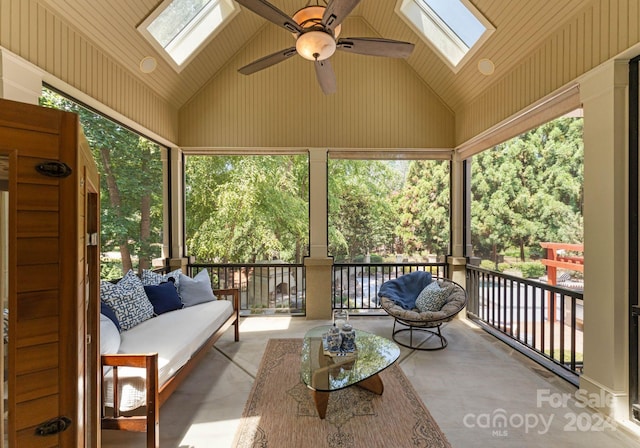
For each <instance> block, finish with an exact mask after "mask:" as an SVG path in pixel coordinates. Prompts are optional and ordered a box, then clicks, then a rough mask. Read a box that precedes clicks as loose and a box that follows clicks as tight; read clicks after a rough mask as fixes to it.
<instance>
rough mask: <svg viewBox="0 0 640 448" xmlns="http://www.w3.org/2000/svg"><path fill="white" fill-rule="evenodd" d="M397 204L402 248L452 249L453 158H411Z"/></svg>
mask: <svg viewBox="0 0 640 448" xmlns="http://www.w3.org/2000/svg"><path fill="white" fill-rule="evenodd" d="M396 207H397V210H398V216H399V218H400V222H399V223H398V224H397V227H396V231H397V233H398V249H399V250H398V252H401V253H414V252H420V251H423V250H426V251H427V252H429V253H434V254H446V253H448V249H449V162H448V161H437V160H420V161H413V162H411V164H410V166H409V175H408V176H407V180H406V182H405V185H404V188H403V189H402V191H401V193H400V195H399V197H398V201H397V204H396Z"/></svg>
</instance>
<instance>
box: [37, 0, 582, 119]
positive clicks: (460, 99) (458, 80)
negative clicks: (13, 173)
mask: <svg viewBox="0 0 640 448" xmlns="http://www.w3.org/2000/svg"><path fill="white" fill-rule="evenodd" d="M39 1H40V2H41V4H43V5H44V6H45V7H47V8H48V9H50V10H51V11H52V12H54V13H56V15H58V16H60V17H61V18H63V20H65V21H66V22H67V23H68V24H69V25H70V26H72V27H73V28H75V29H77V30H78V31H79V32H80V33H82V34H84V35H85V36H86V37H87V38H88V39H89V40H90V41H91V42H93V43H94V44H95V45H97V46H98V47H100V48H102V49H103V50H104V51H105V52H106V53H107V54H109V55H110V56H111V57H113V58H114V59H115V60H116V61H117V62H118V63H119V64H121V65H122V66H124V67H125V68H127V69H128V70H130V71H131V72H132V73H134V74H135V75H136V76H138V77H139V78H140V79H141V80H142V81H143V82H144V83H146V84H147V85H148V86H149V87H150V88H152V89H153V90H154V91H155V92H157V93H158V95H160V96H161V97H163V98H165V99H166V100H167V101H168V102H169V103H170V104H172V105H173V106H175V107H176V108H180V107H181V106H182V105H184V104H185V103H186V102H187V101H188V100H189V99H190V98H191V97H192V96H193V95H195V94H196V92H198V90H199V89H200V88H201V87H202V86H203V85H205V84H206V83H207V82H208V81H209V80H210V79H211V78H212V77H215V76H216V74H217V73H218V72H219V71H220V70H221V68H223V67H224V66H225V65H226V64H228V63H234V56H235V55H236V54H237V53H238V52H240V51H242V49H243V47H244V46H245V45H246V44H247V43H248V42H249V41H251V39H253V38H254V36H255V35H256V34H257V33H258V32H259V31H260V30H261V28H262V27H264V26H269V27H276V26H275V25H273V24H271V23H269V22H267V21H265V20H264V19H262V18H260V17H258V16H256V15H255V14H253V13H252V12H250V11H247V10H244V9H243V10H242V11H241V12H240V14H238V15H237V16H236V17H235V18H234V19H233V20H232V21H231V22H230V23H229V24H228V25H227V26H226V27H225V28H224V29H223V30H222V31H221V32H220V33H219V34H218V35H217V36H216V38H215V39H213V40H212V41H211V42H210V43H209V45H208V46H207V47H206V48H205V49H204V50H203V51H201V52H200V54H199V55H198V56H197V57H196V58H195V59H194V60H193V61H192V62H191V63H189V65H188V66H187V67H186V68H185V69H184V70H182V72H180V73H177V72H176V71H174V70H173V69H172V68H171V67H170V66H169V65H168V64H167V63H165V62H164V60H163V59H162V57H161V56H160V55H158V54H156V52H155V50H154V49H153V48H152V47H151V45H150V44H149V43H147V41H146V40H145V39H144V38H143V37H142V36H141V35H140V34H139V33H138V31H137V30H136V27H137V26H138V24H140V23H141V22H142V21H143V20H144V18H145V17H146V16H147V15H148V14H149V13H150V12H151V11H152V10H153V9H154V8H155V7H156V6H157V5H158V4H159V3H160V0H135V1H126V0H102V1H95V0H39ZM591 2H592V0H563V1H558V0H535V1H524V0H522V1H513V0H471V3H473V4H474V6H475V7H476V8H477V9H478V10H479V11H480V12H481V13H482V14H484V16H485V17H486V18H487V19H488V20H489V21H490V22H491V23H492V24H493V26H494V27H495V28H496V31H495V33H493V35H492V36H491V37H490V38H489V40H488V41H487V42H486V43H485V44H484V45H483V46H482V47H481V48H480V50H479V51H478V52H477V54H476V55H474V57H473V58H472V59H471V60H470V61H469V62H468V63H467V64H466V65H465V66H464V67H463V68H462V69H461V70H459V71H458V73H454V72H453V71H452V70H451V69H450V68H449V67H448V66H447V65H446V64H445V63H444V62H442V60H441V59H440V57H439V56H438V55H437V54H435V53H434V52H433V51H432V50H431V48H430V47H429V46H428V45H427V44H425V43H424V42H423V41H422V39H421V38H420V37H419V36H418V35H416V34H415V33H414V32H413V31H412V30H411V28H409V27H408V26H407V25H406V24H405V22H404V21H403V20H402V19H401V18H400V17H399V16H398V15H397V14H396V12H395V7H396V4H397V0H362V1H361V3H360V5H359V6H358V7H357V8H356V9H355V10H354V11H353V12H352V13H351V15H350V17H352V18H360V19H361V20H363V21H364V22H365V23H366V24H368V26H370V28H371V29H372V33H373V34H374V35H375V34H378V35H380V36H381V37H385V38H389V39H398V40H406V41H410V42H414V43H416V48H415V50H414V52H413V54H412V55H411V56H410V58H409V59H408V60H407V64H409V65H410V66H411V67H412V69H413V70H414V71H415V73H416V75H417V76H419V77H420V78H422V80H423V81H424V83H425V84H426V85H428V86H429V87H430V88H431V89H432V90H433V91H434V92H435V93H436V94H437V95H439V96H440V98H442V100H443V101H444V102H445V103H446V104H447V105H448V106H449V107H450V108H451V109H452V110H453V111H456V110H457V109H458V108H460V107H461V106H462V105H463V104H465V103H467V102H469V101H471V100H472V99H473V98H474V97H476V96H477V95H479V94H480V93H481V92H482V91H483V90H484V89H486V88H487V87H489V86H490V85H491V84H492V83H493V82H495V81H496V80H498V79H499V78H500V77H501V75H502V74H504V73H506V72H508V71H509V70H510V69H511V68H513V67H514V66H515V65H516V64H517V63H518V62H519V61H521V60H522V59H524V58H525V57H526V56H527V55H528V54H529V53H530V52H531V51H532V50H533V49H534V48H536V46H538V45H540V44H541V43H542V42H543V41H544V40H545V38H547V37H548V36H549V35H550V34H551V33H552V32H553V31H555V30H556V29H558V28H559V27H561V26H562V25H563V24H565V23H566V22H567V21H568V20H570V19H571V18H572V17H574V16H575V15H576V14H577V13H578V12H579V11H580V10H582V9H584V8H585V7H586V6H588V5H589V4H590V3H591ZM272 3H273V4H274V5H275V6H277V7H278V8H280V9H281V10H282V11H285V12H288V13H291V14H293V13H294V12H295V11H297V10H298V9H300V8H302V7H304V6H305V5H306V4H307V3H308V2H307V0H272ZM311 3H315V2H311ZM347 26H348V22H346V23H345V24H344V26H343V32H342V35H343V36H350V34H349V31H348V28H347ZM276 28H278V27H276ZM281 31H282V32H283V33H286V31H284V30H281ZM354 37H355V36H354ZM292 44H293V40H292ZM279 49H280V48H279V47H277V46H275V44H274V48H273V49H272V51H273V52H275V51H277V50H279ZM145 56H154V57H155V58H156V59H157V61H158V68H157V69H156V70H155V71H154V72H152V73H150V74H144V73H142V72H140V70H139V68H138V67H139V64H140V61H141V60H142V59H143V58H144V57H145ZM482 58H489V59H491V60H492V61H493V62H494V64H495V67H496V70H495V73H494V74H493V75H491V76H484V75H482V74H480V73H479V71H478V69H477V62H478V60H479V59H482ZM238 76H241V75H238Z"/></svg>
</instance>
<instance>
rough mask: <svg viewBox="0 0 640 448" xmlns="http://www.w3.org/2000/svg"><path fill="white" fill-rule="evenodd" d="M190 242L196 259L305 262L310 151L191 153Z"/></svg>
mask: <svg viewBox="0 0 640 448" xmlns="http://www.w3.org/2000/svg"><path fill="white" fill-rule="evenodd" d="M185 178H186V185H187V189H186V205H187V207H186V208H187V224H186V228H187V247H188V250H189V254H190V255H194V256H195V257H196V259H197V260H198V262H203V263H204V262H228V263H231V262H236V263H239V262H247V261H249V262H255V261H258V260H261V259H271V258H274V257H275V258H280V259H281V260H283V261H287V262H298V263H299V262H301V261H302V256H304V255H305V254H306V246H307V245H308V238H309V237H308V235H309V230H308V228H309V222H308V220H309V218H308V217H309V206H308V203H309V200H308V190H309V188H308V179H309V174H308V163H307V157H306V156H243V157H239V156H189V157H188V158H187V161H186V165H185Z"/></svg>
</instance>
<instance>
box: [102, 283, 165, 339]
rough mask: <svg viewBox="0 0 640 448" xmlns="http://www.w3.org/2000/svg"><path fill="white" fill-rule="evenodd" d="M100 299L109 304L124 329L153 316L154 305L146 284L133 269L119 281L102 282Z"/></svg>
mask: <svg viewBox="0 0 640 448" xmlns="http://www.w3.org/2000/svg"><path fill="white" fill-rule="evenodd" d="M100 300H102V301H103V302H104V303H106V304H107V305H109V307H110V308H111V309H112V310H113V312H114V313H115V314H116V317H117V318H118V322H120V327H121V328H122V330H123V331H125V330H129V329H130V328H133V327H135V326H136V325H138V324H140V323H142V322H144V321H145V320H147V319H150V318H152V317H153V305H152V304H151V302H150V301H149V299H148V298H147V294H146V293H145V292H144V286H143V285H142V282H141V281H140V279H139V278H138V277H137V276H136V274H134V272H133V271H132V270H129V272H127V273H126V275H125V276H124V277H122V279H121V280H120V281H119V282H118V283H117V284H115V285H114V284H113V283H110V282H107V281H104V280H103V281H101V282H100Z"/></svg>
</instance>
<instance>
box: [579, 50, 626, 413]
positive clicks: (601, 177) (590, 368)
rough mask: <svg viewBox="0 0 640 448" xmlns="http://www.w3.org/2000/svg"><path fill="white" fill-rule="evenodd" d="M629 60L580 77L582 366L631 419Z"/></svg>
mask: <svg viewBox="0 0 640 448" xmlns="http://www.w3.org/2000/svg"><path fill="white" fill-rule="evenodd" d="M627 85H628V64H627V61H611V62H608V63H606V64H604V65H602V66H600V67H598V68H596V69H594V70H592V71H591V72H589V73H587V74H586V75H585V76H584V77H583V79H582V80H581V83H580V96H581V100H582V103H583V108H584V198H585V202H584V247H585V252H584V277H585V290H584V328H585V331H584V373H583V375H582V376H581V377H580V387H581V389H586V390H587V391H588V392H589V393H593V394H597V395H594V396H598V397H606V398H605V400H599V401H604V403H598V404H600V406H598V407H599V411H600V412H602V413H603V414H606V415H610V416H611V417H613V418H615V419H616V420H628V414H629V405H628V401H629V396H628V381H627V378H626V375H627V372H628V352H629V350H628V344H629V340H628V316H627V303H628V280H627V279H628V274H629V272H628V265H627V251H626V248H627V247H628V213H627V202H628V199H627V198H628V191H627V185H628V176H627V172H628V166H627V165H628V160H627V157H626V155H627V145H628V143H627V140H626V135H627V133H626V123H627V105H626V89H627Z"/></svg>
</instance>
